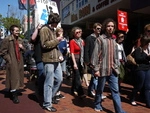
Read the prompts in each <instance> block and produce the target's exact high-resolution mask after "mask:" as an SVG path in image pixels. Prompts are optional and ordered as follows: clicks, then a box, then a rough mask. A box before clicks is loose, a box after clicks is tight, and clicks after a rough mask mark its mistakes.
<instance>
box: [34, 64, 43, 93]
mask: <svg viewBox="0 0 150 113" xmlns="http://www.w3.org/2000/svg"><path fill="white" fill-rule="evenodd" d="M36 66H37V71H38V90H39V94H40V95H43V86H44V80H45V76H44V64H43V62H38V63H36Z"/></svg>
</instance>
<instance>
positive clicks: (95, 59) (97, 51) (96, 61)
mask: <svg viewBox="0 0 150 113" xmlns="http://www.w3.org/2000/svg"><path fill="white" fill-rule="evenodd" d="M101 54H102V50H101V41H100V39H98V38H97V39H96V41H95V44H94V49H93V53H92V57H91V64H92V67H93V69H94V71H95V76H100V72H99V69H100V57H101ZM101 60H102V59H101Z"/></svg>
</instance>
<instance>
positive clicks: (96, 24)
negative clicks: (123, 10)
mask: <svg viewBox="0 0 150 113" xmlns="http://www.w3.org/2000/svg"><path fill="white" fill-rule="evenodd" d="M97 26H100V27H102V24H100V23H94V24H93V29H95V28H96V27H97Z"/></svg>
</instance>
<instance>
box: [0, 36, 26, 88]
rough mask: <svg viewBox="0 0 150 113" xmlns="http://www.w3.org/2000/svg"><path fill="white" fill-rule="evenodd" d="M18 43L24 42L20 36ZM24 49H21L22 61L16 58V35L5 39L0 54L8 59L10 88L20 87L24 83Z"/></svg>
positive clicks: (8, 84)
mask: <svg viewBox="0 0 150 113" xmlns="http://www.w3.org/2000/svg"><path fill="white" fill-rule="evenodd" d="M18 43H19V44H22V39H21V38H18ZM22 51H23V50H22V49H20V54H21V55H20V57H21V59H20V61H19V62H18V61H17V59H16V53H15V44H14V37H13V36H12V35H10V36H8V37H6V38H4V39H3V41H2V44H1V48H0V55H1V56H2V57H3V58H4V59H5V61H6V88H8V89H12V90H13V89H19V87H23V86H24V84H23V82H24V67H23V56H22Z"/></svg>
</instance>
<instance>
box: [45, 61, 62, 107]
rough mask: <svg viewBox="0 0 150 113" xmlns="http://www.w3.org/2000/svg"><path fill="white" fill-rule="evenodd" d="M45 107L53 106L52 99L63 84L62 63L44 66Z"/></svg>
mask: <svg viewBox="0 0 150 113" xmlns="http://www.w3.org/2000/svg"><path fill="white" fill-rule="evenodd" d="M44 72H45V81H44V103H43V106H44V107H51V106H52V97H54V96H55V94H56V92H57V91H58V89H59V86H60V84H61V82H62V69H61V66H60V63H49V64H45V66H44Z"/></svg>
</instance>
